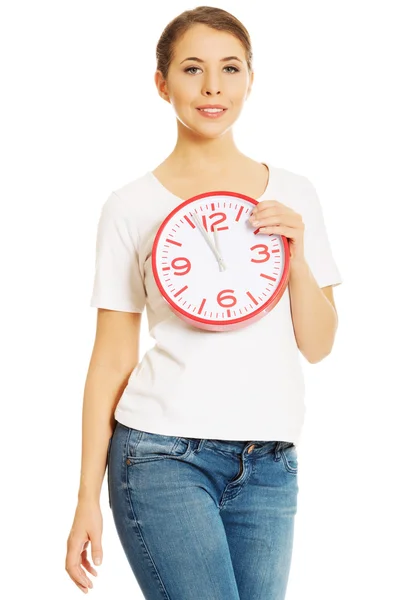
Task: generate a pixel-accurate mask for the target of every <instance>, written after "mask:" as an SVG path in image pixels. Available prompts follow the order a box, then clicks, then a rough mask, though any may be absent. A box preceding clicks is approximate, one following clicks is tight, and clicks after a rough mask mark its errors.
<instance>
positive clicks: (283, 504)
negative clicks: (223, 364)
mask: <svg viewBox="0 0 400 600" xmlns="http://www.w3.org/2000/svg"><path fill="white" fill-rule="evenodd" d="M257 444H258V447H255V448H254V450H253V451H251V449H250V452H249V447H250V445H251V444H250V442H241V441H233V442H227V441H225V440H221V441H218V440H205V439H196V438H183V437H175V436H166V435H159V434H154V433H148V432H143V431H140V430H136V429H131V428H128V427H126V426H124V425H122V424H120V423H117V426H116V429H115V431H114V434H113V437H112V438H111V440H110V445H109V453H108V454H109V455H108V486H109V499H110V506H111V509H112V513H113V517H114V521H115V525H116V529H117V532H118V535H119V538H120V541H121V544H122V546H123V548H124V551H125V554H126V556H127V559H128V561H129V564H130V566H131V568H132V571H133V573H134V575H135V577H136V579H137V582H138V584H139V586H140V588H141V590H142V592H143V594H144V597H145V598H146V599H150V600H156V599H157V600H158V599H160V600H161V599H169V600H197V599H198V598H200V597H201V598H202V599H203V598H204V600H207V599H210V600H220V599H221V600H226V599H227V598H229V600H239V599H240V600H254V598H260V599H261V598H263V600H264V599H265V600H283V598H284V594H285V589H286V582H287V576H288V571H289V565H290V557H291V548H292V538H293V519H294V513H295V510H296V507H295V503H296V494H297V481H296V474H295V473H296V472H297V463H296V460H295V458H296V456H295V454H294V453H293V450H290V448H286V449H284V448H283V449H282V448H281V449H280V446H282V444H279V443H276V442H260V443H257ZM294 452H295V450H294ZM295 467H296V468H295Z"/></svg>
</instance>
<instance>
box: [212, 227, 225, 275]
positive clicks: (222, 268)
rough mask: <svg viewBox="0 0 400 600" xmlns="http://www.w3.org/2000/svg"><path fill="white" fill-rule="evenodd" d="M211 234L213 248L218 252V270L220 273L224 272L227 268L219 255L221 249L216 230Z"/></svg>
mask: <svg viewBox="0 0 400 600" xmlns="http://www.w3.org/2000/svg"><path fill="white" fill-rule="evenodd" d="M213 233H214V245H215V248H216V250H217V252H218V255H219V258H218V262H219V270H220V271H225V270H226V269H227V266H226V263H225V261H224V259H223V257H222V254H221V248H220V246H219V236H218V230H217V229H214V232H213Z"/></svg>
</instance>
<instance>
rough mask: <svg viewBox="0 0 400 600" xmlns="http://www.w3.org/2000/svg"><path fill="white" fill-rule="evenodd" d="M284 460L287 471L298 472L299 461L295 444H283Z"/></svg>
mask: <svg viewBox="0 0 400 600" xmlns="http://www.w3.org/2000/svg"><path fill="white" fill-rule="evenodd" d="M281 453H282V461H283V464H284V466H285V469H286V471H288V472H289V473H293V474H297V470H298V461H297V448H296V446H295V444H292V443H288V444H285V445H284V446H282V448H281Z"/></svg>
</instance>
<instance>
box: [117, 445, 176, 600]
mask: <svg viewBox="0 0 400 600" xmlns="http://www.w3.org/2000/svg"><path fill="white" fill-rule="evenodd" d="M128 435H130V434H128ZM125 483H126V495H127V499H128V504H129V508H130V509H131V513H132V516H133V522H134V523H135V526H136V527H137V531H138V534H139V537H140V540H141V543H142V546H143V548H144V550H145V552H146V553H147V555H148V557H149V559H150V561H151V563H152V565H153V569H154V571H155V573H156V575H157V579H158V583H159V584H160V585H161V587H162V591H163V593H164V594H165V599H166V600H171V597H170V595H169V594H168V592H167V590H166V589H165V586H164V584H163V581H162V579H161V576H160V573H159V572H158V569H157V567H156V564H155V562H154V560H153V557H152V555H151V554H150V552H149V549H148V547H147V545H146V542H145V541H144V536H143V533H142V530H141V529H140V526H139V523H138V520H137V517H136V514H135V511H134V510H133V505H132V499H131V494H130V491H129V478H128V467H127V466H125Z"/></svg>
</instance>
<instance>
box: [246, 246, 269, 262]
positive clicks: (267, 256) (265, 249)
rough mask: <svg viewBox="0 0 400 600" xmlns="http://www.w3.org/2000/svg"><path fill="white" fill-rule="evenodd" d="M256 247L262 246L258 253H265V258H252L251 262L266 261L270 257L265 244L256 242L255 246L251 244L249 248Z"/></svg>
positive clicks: (253, 248)
mask: <svg viewBox="0 0 400 600" xmlns="http://www.w3.org/2000/svg"><path fill="white" fill-rule="evenodd" d="M256 248H263V250H259V254H261V255H262V254H265V258H260V259H259V260H257V259H256V258H252V259H251V262H255V263H261V262H266V261H267V260H269V259H270V258H271V255H270V253H269V252H268V246H266V245H265V244H256V245H255V246H252V247H251V248H250V250H255V249H256Z"/></svg>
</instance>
